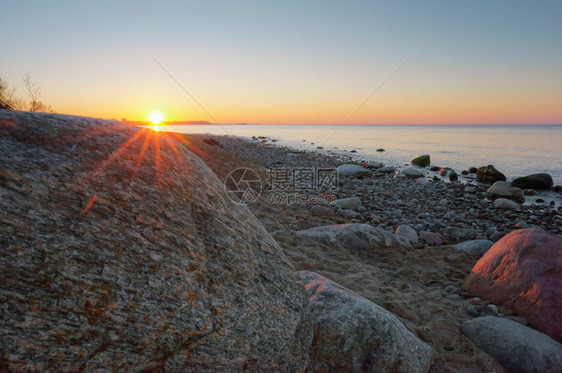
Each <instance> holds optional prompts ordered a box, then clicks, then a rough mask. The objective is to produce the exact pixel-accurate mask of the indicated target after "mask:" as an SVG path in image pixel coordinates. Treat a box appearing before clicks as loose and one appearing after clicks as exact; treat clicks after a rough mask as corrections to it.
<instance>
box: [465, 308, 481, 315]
mask: <svg viewBox="0 0 562 373" xmlns="http://www.w3.org/2000/svg"><path fill="white" fill-rule="evenodd" d="M466 313H468V314H469V315H470V316H472V317H478V316H479V315H480V312H478V310H477V309H476V307H474V306H468V307H466Z"/></svg>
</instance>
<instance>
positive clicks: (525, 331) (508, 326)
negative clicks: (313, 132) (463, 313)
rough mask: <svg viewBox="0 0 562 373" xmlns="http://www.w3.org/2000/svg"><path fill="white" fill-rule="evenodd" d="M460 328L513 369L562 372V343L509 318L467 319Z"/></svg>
mask: <svg viewBox="0 0 562 373" xmlns="http://www.w3.org/2000/svg"><path fill="white" fill-rule="evenodd" d="M461 331H462V333H463V334H464V335H466V336H467V337H468V339H470V340H471V341H472V342H473V343H474V344H475V345H477V346H478V347H480V348H481V349H482V350H483V351H484V352H485V353H487V354H489V355H491V356H493V357H494V358H495V359H496V360H497V361H498V362H499V363H500V364H501V365H502V366H503V367H504V368H505V369H507V370H508V371H510V372H529V373H534V372H552V373H555V372H562V344H560V343H558V342H556V341H555V340H553V339H552V338H550V337H548V336H547V335H546V334H543V333H540V332H538V331H536V330H534V329H531V328H529V327H526V326H524V325H522V324H520V323H518V322H515V321H513V320H509V319H507V318H502V317H495V316H484V317H479V318H476V319H472V320H468V321H466V322H464V323H463V324H462V326H461Z"/></svg>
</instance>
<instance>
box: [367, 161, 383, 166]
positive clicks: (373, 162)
mask: <svg viewBox="0 0 562 373" xmlns="http://www.w3.org/2000/svg"><path fill="white" fill-rule="evenodd" d="M365 167H367V168H381V167H384V163H381V162H375V161H370V162H368V163H367V164H366V165H365Z"/></svg>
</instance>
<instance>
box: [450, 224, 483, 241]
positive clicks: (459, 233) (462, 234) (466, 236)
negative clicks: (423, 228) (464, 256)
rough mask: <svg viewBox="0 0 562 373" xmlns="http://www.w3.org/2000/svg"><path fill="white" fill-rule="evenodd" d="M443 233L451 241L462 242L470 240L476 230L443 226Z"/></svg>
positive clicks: (474, 235)
mask: <svg viewBox="0 0 562 373" xmlns="http://www.w3.org/2000/svg"><path fill="white" fill-rule="evenodd" d="M443 233H444V234H443V235H444V236H445V237H447V238H449V239H450V241H451V242H462V241H468V240H472V239H474V238H475V237H476V232H475V231H474V230H473V229H470V228H459V227H451V226H449V227H445V229H444V230H443Z"/></svg>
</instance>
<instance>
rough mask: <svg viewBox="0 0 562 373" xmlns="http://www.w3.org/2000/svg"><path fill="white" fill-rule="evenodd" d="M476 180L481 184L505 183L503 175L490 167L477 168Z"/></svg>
mask: <svg viewBox="0 0 562 373" xmlns="http://www.w3.org/2000/svg"><path fill="white" fill-rule="evenodd" d="M476 178H477V180H478V181H480V182H481V183H486V184H493V183H495V182H496V181H505V180H506V179H505V175H504V174H502V173H501V172H499V171H498V170H496V168H495V167H494V166H492V165H488V166H483V167H479V168H478V170H476Z"/></svg>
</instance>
